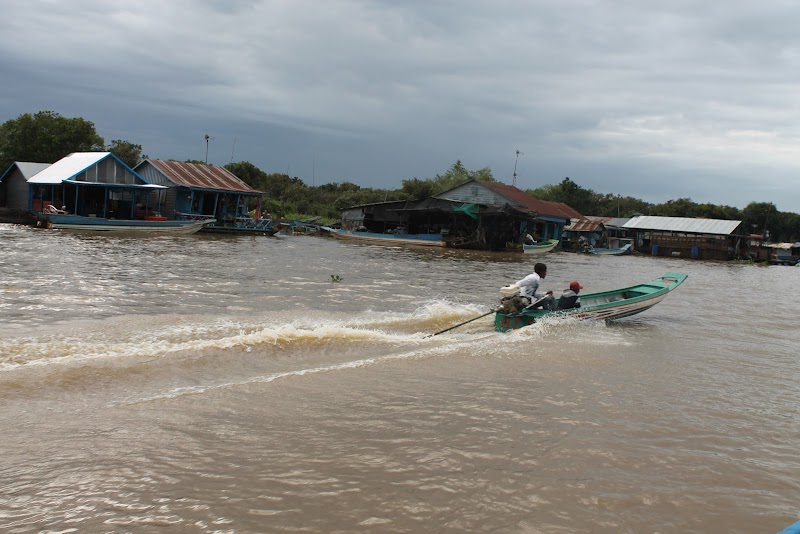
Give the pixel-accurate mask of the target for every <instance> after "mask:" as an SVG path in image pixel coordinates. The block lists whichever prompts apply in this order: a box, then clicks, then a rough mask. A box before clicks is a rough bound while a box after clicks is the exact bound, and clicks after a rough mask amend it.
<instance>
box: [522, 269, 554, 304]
mask: <svg viewBox="0 0 800 534" xmlns="http://www.w3.org/2000/svg"><path fill="white" fill-rule="evenodd" d="M546 276H547V265H545V264H544V263H537V264H536V265H534V266H533V272H532V273H531V274H529V275H528V276H526V277H525V278H523V279H522V280H519V281H518V282H516V283H514V285H515V286H517V287H519V294H520V296H522V297H525V298H527V299H529V300H530V302H531V303H536V304H535V305H534V306H533V307H534V308H538V307H540V306H541V307H542V308H544V309H545V310H550V311H554V310H555V309H556V306H555V298H554V297H553V292H552V291H547V292H546V293H542V292H540V291H539V285H540V284H541V283H542V280H544V278H545V277H546Z"/></svg>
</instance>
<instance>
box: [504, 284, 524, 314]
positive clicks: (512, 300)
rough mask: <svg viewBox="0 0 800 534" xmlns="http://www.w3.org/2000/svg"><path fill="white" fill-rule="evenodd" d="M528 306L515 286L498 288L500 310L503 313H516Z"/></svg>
mask: <svg viewBox="0 0 800 534" xmlns="http://www.w3.org/2000/svg"><path fill="white" fill-rule="evenodd" d="M528 304H530V302H528V299H527V298H526V297H523V296H522V295H520V294H519V286H518V285H517V284H511V285H510V286H505V287H501V288H500V309H501V310H502V312H503V313H516V312H518V311H519V310H521V309H523V308H525V306H527V305H528Z"/></svg>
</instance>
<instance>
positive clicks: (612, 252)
mask: <svg viewBox="0 0 800 534" xmlns="http://www.w3.org/2000/svg"><path fill="white" fill-rule="evenodd" d="M589 253H590V254H594V255H595V256H624V255H626V254H630V253H631V245H625V246H623V247H618V248H594V249H592V250H590V251H589Z"/></svg>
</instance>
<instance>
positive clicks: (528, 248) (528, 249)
mask: <svg viewBox="0 0 800 534" xmlns="http://www.w3.org/2000/svg"><path fill="white" fill-rule="evenodd" d="M556 246H558V239H551V240H549V241H542V242H541V243H537V244H535V245H522V252H524V253H525V254H544V253H545V252H550V251H551V250H553V249H554V248H556Z"/></svg>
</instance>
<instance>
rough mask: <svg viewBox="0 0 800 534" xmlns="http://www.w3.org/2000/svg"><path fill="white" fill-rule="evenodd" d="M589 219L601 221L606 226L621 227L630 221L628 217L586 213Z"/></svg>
mask: <svg viewBox="0 0 800 534" xmlns="http://www.w3.org/2000/svg"><path fill="white" fill-rule="evenodd" d="M586 218H587V219H589V220H590V221H597V222H601V223H603V225H604V226H605V227H606V228H622V226H624V225H625V223H626V222H628V221H630V220H631V218H630V217H598V216H597V215H586Z"/></svg>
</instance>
